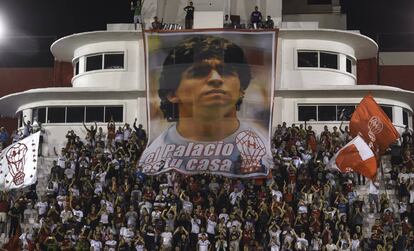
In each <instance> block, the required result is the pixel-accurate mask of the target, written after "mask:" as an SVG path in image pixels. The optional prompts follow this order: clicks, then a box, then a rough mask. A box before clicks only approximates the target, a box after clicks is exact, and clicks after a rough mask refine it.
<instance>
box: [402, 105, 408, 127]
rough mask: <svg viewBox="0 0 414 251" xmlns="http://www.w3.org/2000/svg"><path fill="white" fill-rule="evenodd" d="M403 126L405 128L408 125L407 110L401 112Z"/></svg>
mask: <svg viewBox="0 0 414 251" xmlns="http://www.w3.org/2000/svg"><path fill="white" fill-rule="evenodd" d="M403 124H404V125H405V126H407V125H408V111H407V110H405V109H404V110H403Z"/></svg>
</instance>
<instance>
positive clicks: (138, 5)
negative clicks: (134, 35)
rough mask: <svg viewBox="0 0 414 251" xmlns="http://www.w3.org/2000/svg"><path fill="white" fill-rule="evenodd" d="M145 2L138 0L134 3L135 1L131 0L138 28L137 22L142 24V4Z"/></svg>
mask: <svg viewBox="0 0 414 251" xmlns="http://www.w3.org/2000/svg"><path fill="white" fill-rule="evenodd" d="M143 4H144V0H137V1H136V2H135V4H134V2H133V1H132V2H131V10H132V11H134V28H135V30H136V29H137V24H142V23H143V22H142V16H141V12H142V5H143Z"/></svg>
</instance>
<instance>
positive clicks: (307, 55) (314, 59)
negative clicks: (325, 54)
mask: <svg viewBox="0 0 414 251" xmlns="http://www.w3.org/2000/svg"><path fill="white" fill-rule="evenodd" d="M298 67H315V68H316V67H318V53H317V52H315V51H298Z"/></svg>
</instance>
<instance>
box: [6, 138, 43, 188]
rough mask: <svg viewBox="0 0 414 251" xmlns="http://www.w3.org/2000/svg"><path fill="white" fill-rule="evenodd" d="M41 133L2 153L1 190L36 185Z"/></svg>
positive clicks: (17, 143)
mask: <svg viewBox="0 0 414 251" xmlns="http://www.w3.org/2000/svg"><path fill="white" fill-rule="evenodd" d="M39 137H40V132H37V133H35V134H32V135H30V136H28V137H26V138H24V139H22V140H20V141H18V142H16V143H14V144H12V145H10V146H9V147H7V148H6V149H4V150H3V151H2V152H1V153H0V189H3V190H11V189H16V188H24V187H27V186H30V185H32V184H34V183H36V180H37V160H38V157H37V152H38V147H39Z"/></svg>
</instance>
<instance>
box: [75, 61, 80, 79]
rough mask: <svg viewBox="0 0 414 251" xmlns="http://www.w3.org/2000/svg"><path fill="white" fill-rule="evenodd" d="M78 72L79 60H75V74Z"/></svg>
mask: <svg viewBox="0 0 414 251" xmlns="http://www.w3.org/2000/svg"><path fill="white" fill-rule="evenodd" d="M78 74H79V60H76V62H75V76H76V75H78Z"/></svg>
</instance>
